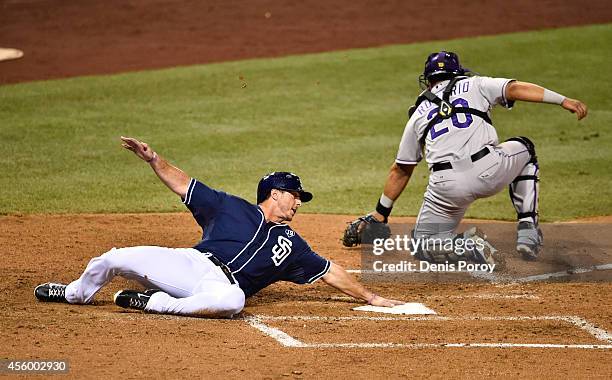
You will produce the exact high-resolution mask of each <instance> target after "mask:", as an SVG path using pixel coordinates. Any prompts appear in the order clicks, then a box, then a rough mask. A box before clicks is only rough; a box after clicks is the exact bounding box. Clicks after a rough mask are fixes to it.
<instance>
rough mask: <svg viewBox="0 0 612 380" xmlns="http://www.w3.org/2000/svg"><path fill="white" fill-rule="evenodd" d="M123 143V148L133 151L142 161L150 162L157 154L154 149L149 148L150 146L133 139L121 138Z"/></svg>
mask: <svg viewBox="0 0 612 380" xmlns="http://www.w3.org/2000/svg"><path fill="white" fill-rule="evenodd" d="M121 141H123V143H122V144H121V146H122V147H124V148H125V149H127V150H131V151H132V152H134V154H136V155H137V156H138V157H139V158H140V159H142V160H144V161H147V162H150V161H151V160H152V159H153V157H154V154H155V152H153V149H151V148H149V145H148V144H147V143H145V142H142V141H138V140H136V139H135V138H132V137H124V136H121Z"/></svg>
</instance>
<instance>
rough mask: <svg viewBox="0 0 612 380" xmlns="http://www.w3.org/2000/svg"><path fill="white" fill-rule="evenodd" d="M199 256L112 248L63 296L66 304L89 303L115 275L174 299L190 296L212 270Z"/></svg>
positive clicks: (188, 251) (182, 250) (93, 261)
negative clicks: (154, 289) (160, 290)
mask: <svg viewBox="0 0 612 380" xmlns="http://www.w3.org/2000/svg"><path fill="white" fill-rule="evenodd" d="M200 256H203V254H202V253H200V252H198V251H197V250H195V249H192V248H164V247H147V246H143V247H129V248H119V249H115V248H113V249H111V250H110V251H108V252H106V253H105V254H103V255H101V256H99V257H95V258H93V259H91V261H90V262H89V264H88V265H87V268H85V271H84V272H83V274H82V275H81V277H80V278H79V279H78V280H76V281H73V282H72V283H70V284H69V285H68V286H67V287H66V294H65V297H66V300H67V301H68V302H69V303H77V304H85V303H90V302H91V301H92V299H93V297H94V295H95V294H96V293H97V292H98V291H99V290H100V288H102V287H103V286H104V285H105V284H107V283H108V282H109V281H111V280H112V279H113V277H115V276H121V277H124V278H127V279H132V280H136V281H138V282H139V283H141V284H142V285H143V286H145V287H154V288H158V289H162V290H163V291H164V292H166V293H169V294H172V295H173V296H176V297H186V296H190V295H192V294H193V289H194V288H195V287H196V286H197V284H198V283H199V281H200V279H201V278H202V276H204V275H205V274H206V273H207V272H209V271H210V270H211V268H210V266H209V265H206V262H204V261H202V259H201V258H200ZM206 261H208V260H206Z"/></svg>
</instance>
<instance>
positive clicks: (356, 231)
mask: <svg viewBox="0 0 612 380" xmlns="http://www.w3.org/2000/svg"><path fill="white" fill-rule="evenodd" d="M390 236H391V229H390V228H389V226H388V225H387V224H386V223H383V222H379V221H378V220H376V218H374V216H373V215H372V214H368V215H365V216H362V217H360V218H357V219H355V220H353V221H352V222H349V225H348V226H346V229H345V230H344V236H342V244H343V245H344V246H345V247H354V246H356V245H359V244H372V241H373V240H374V239H376V238H382V239H387V238H388V237H390Z"/></svg>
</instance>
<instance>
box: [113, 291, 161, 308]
mask: <svg viewBox="0 0 612 380" xmlns="http://www.w3.org/2000/svg"><path fill="white" fill-rule="evenodd" d="M159 291H160V290H159V289H147V290H145V291H138V290H120V291H118V292H117V293H115V296H114V297H113V300H114V301H115V304H116V305H117V306H121V307H123V308H126V309H127V308H129V309H138V310H144V309H145V307H146V306H147V303H149V299H151V296H152V295H153V294H155V293H157V292H159Z"/></svg>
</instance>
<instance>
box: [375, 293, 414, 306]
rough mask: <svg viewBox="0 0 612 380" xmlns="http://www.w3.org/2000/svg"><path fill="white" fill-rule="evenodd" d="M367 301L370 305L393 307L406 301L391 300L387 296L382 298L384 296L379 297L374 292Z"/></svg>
mask: <svg viewBox="0 0 612 380" xmlns="http://www.w3.org/2000/svg"><path fill="white" fill-rule="evenodd" d="M368 303H369V304H370V305H372V306H384V307H393V306H397V305H403V304H405V303H406V302H404V301H398V300H392V299H387V298H384V297H381V296H379V295H376V294H374V295H373V297H372V299H371V300H370V301H369V302H368Z"/></svg>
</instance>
